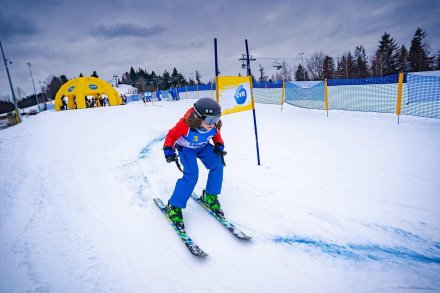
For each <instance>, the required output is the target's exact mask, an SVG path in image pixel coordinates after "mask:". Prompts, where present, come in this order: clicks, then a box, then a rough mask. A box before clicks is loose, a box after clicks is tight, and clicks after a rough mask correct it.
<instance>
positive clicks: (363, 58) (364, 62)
mask: <svg viewBox="0 0 440 293" xmlns="http://www.w3.org/2000/svg"><path fill="white" fill-rule="evenodd" d="M353 71H354V72H353V77H355V78H365V77H368V76H370V73H369V70H368V59H367V54H366V53H365V48H364V46H362V45H360V46H357V47H356V48H355V50H354V68H353Z"/></svg>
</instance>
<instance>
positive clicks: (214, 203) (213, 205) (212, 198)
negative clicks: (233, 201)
mask: <svg viewBox="0 0 440 293" xmlns="http://www.w3.org/2000/svg"><path fill="white" fill-rule="evenodd" d="M200 199H201V200H202V202H203V203H204V204H205V205H206V206H207V207H208V208H209V209H210V210H211V211H213V212H214V213H215V214H216V215H217V216H219V217H220V218H222V219H223V218H224V217H225V214H224V213H223V210H222V207H221V205H220V202H219V201H218V197H217V195H216V194H207V193H206V191H205V190H203V194H202V196H201V197H200Z"/></svg>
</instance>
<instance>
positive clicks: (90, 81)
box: [55, 77, 122, 111]
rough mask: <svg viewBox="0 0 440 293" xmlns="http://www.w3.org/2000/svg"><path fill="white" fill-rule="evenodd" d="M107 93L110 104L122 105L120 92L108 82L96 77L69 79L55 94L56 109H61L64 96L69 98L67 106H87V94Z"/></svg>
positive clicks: (73, 107) (80, 107)
mask: <svg viewBox="0 0 440 293" xmlns="http://www.w3.org/2000/svg"><path fill="white" fill-rule="evenodd" d="M98 95H106V96H107V98H108V102H109V104H110V106H116V105H122V99H121V96H120V95H119V93H118V92H117V91H116V90H115V89H114V88H113V86H112V85H111V84H109V83H108V82H106V81H104V80H102V79H100V78H96V77H77V78H74V79H72V80H69V81H68V82H66V83H65V84H63V85H62V86H61V88H60V89H59V90H58V92H57V94H56V96H55V110H56V111H60V109H61V107H62V105H63V102H62V101H61V99H62V97H63V96H65V97H67V98H68V102H67V108H68V109H69V110H70V109H75V102H76V105H77V109H85V108H86V100H85V99H86V96H94V97H95V98H96V97H97V96H98Z"/></svg>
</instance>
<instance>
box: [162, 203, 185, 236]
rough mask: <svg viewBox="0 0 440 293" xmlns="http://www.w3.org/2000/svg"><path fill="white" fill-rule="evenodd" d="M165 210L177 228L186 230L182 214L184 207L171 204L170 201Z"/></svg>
mask: <svg viewBox="0 0 440 293" xmlns="http://www.w3.org/2000/svg"><path fill="white" fill-rule="evenodd" d="M165 212H166V215H167V217H168V218H169V219H170V220H171V222H173V224H174V225H175V226H176V228H177V229H178V230H179V231H180V232H185V225H184V224H183V215H182V209H181V208H178V207H175V206H172V205H170V203H168V204H167V205H166V207H165Z"/></svg>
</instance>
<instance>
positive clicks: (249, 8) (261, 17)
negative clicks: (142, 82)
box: [0, 0, 440, 97]
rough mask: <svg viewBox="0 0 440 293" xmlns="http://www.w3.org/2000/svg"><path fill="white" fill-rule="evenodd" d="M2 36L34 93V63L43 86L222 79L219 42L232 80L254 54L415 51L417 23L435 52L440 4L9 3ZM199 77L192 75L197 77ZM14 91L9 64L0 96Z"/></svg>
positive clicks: (16, 70)
mask: <svg viewBox="0 0 440 293" xmlns="http://www.w3.org/2000/svg"><path fill="white" fill-rule="evenodd" d="M0 4H1V5H0V40H1V41H2V45H3V49H4V50H5V54H6V57H7V58H8V59H10V60H11V61H12V62H13V63H12V64H9V70H10V73H11V77H12V82H13V85H14V88H15V87H17V86H19V87H20V88H22V89H23V90H24V91H25V92H26V94H27V95H30V94H32V93H33V89H32V82H31V79H30V74H29V67H28V66H27V65H26V63H27V62H30V63H31V64H32V73H33V75H34V80H35V83H36V84H35V85H36V87H37V92H39V86H40V84H39V81H42V82H44V81H47V79H48V78H49V76H50V75H61V74H65V75H66V76H67V78H69V79H71V78H74V77H77V76H78V75H79V74H80V73H83V75H91V74H92V72H93V70H96V71H97V73H98V75H99V77H101V78H103V79H104V80H107V81H110V80H111V79H112V76H113V75H114V74H117V75H118V76H119V77H120V76H121V75H122V73H124V72H125V71H128V70H129V69H130V67H131V66H133V67H134V68H135V69H137V68H142V69H145V70H147V71H148V72H151V71H152V70H154V71H155V72H156V73H158V74H162V73H163V72H164V70H167V71H172V69H173V67H176V68H177V70H179V72H181V73H183V74H184V75H185V77H186V78H187V79H188V78H189V77H192V78H193V79H194V77H195V76H194V72H195V71H196V70H199V72H200V73H201V74H202V80H203V81H208V80H209V79H210V78H212V77H213V76H214V45H213V44H214V38H217V40H218V54H219V69H220V72H221V74H222V75H237V74H238V73H239V72H241V73H242V74H244V71H242V70H241V68H240V63H239V61H238V59H239V58H240V57H241V54H242V53H245V41H244V40H245V39H247V40H248V42H249V49H250V54H251V55H253V57H255V58H256V59H257V60H256V61H254V62H252V70H253V73H254V74H255V75H257V74H258V72H257V70H258V65H259V64H262V65H263V67H264V68H265V71H266V74H268V75H269V77H270V76H271V74H272V73H274V72H275V71H274V69H273V67H272V63H273V62H274V60H275V59H274V58H277V59H278V61H280V62H281V61H283V60H285V61H287V62H288V63H289V64H291V65H292V66H295V67H296V66H297V65H298V64H299V63H300V62H301V58H300V56H299V55H298V54H299V53H302V52H304V57H308V56H311V55H312V54H313V53H315V52H318V51H322V52H324V53H325V54H327V55H330V56H333V57H338V56H341V55H342V54H344V53H346V52H347V51H351V52H353V51H354V48H355V47H356V46H357V45H364V47H365V48H366V50H367V55H368V56H369V57H370V56H371V55H373V54H374V51H375V50H376V48H377V46H378V43H379V40H380V37H381V36H382V34H383V33H384V32H388V33H390V34H391V37H393V38H394V39H395V40H396V41H397V42H398V44H399V45H402V44H405V45H406V47H407V48H408V49H409V46H410V41H411V38H412V36H413V34H414V32H415V31H416V29H417V27H421V28H423V29H424V30H425V31H426V32H427V34H428V40H430V43H431V51H432V52H437V51H438V50H439V49H440V0H387V1H385V0H365V1H360V0H354V1H350V0H343V1H328V0H327V1H315V0H296V1H279V0H271V1H268V0H265V1H261V0H254V1H240V0H234V1H233V0H224V1H222V0H218V1H202V0H185V1H176V0H175V1H160V0H158V1H149V0H134V1H132V0H106V1H101V0H100V1H94V0H88V1H85V0H75V1H66V0H63V1H59V0H39V1H36V0H0ZM191 73H192V75H191ZM5 95H10V88H9V84H8V80H7V75H6V70H5V67H4V64H3V62H2V64H1V66H0V97H1V96H5Z"/></svg>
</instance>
